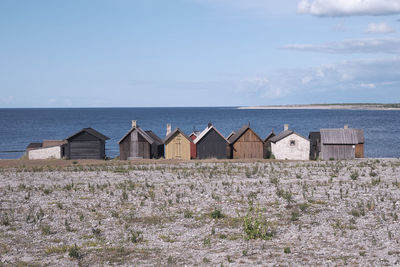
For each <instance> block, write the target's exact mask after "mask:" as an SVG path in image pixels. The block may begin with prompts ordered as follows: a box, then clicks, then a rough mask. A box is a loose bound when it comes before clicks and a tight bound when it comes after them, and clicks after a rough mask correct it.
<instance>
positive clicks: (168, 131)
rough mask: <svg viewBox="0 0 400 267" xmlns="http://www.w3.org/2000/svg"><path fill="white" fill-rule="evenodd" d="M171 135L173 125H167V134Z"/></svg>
mask: <svg viewBox="0 0 400 267" xmlns="http://www.w3.org/2000/svg"><path fill="white" fill-rule="evenodd" d="M170 133H171V123H167V134H166V135H169V134H170Z"/></svg>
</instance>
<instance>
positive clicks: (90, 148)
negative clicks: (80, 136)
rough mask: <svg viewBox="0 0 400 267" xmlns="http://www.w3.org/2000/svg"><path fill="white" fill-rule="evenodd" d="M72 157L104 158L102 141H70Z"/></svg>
mask: <svg viewBox="0 0 400 267" xmlns="http://www.w3.org/2000/svg"><path fill="white" fill-rule="evenodd" d="M68 145H69V149H70V157H69V158H70V159H102V158H104V157H102V154H101V148H102V146H101V141H99V140H97V141H70V142H69V144H68Z"/></svg>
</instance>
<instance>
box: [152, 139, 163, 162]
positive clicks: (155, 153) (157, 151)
mask: <svg viewBox="0 0 400 267" xmlns="http://www.w3.org/2000/svg"><path fill="white" fill-rule="evenodd" d="M161 157H164V145H157V144H156V143H155V142H154V143H153V144H152V145H151V158H152V159H159V158H161Z"/></svg>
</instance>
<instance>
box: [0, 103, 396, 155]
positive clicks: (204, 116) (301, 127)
mask: <svg viewBox="0 0 400 267" xmlns="http://www.w3.org/2000/svg"><path fill="white" fill-rule="evenodd" d="M132 120H136V121H137V124H138V125H139V126H140V127H141V128H142V129H144V130H152V131H153V132H155V133H156V134H157V135H159V136H160V137H161V138H164V137H165V134H166V124H167V123H171V124H172V129H175V128H177V127H178V128H180V129H181V130H183V131H184V132H185V133H186V134H190V133H191V132H192V131H193V130H194V129H196V130H199V131H202V130H203V129H204V128H205V127H206V126H207V124H208V123H209V122H211V123H212V124H213V125H214V126H215V127H216V128H217V129H218V130H219V131H220V132H221V133H222V134H223V135H224V136H225V137H226V136H228V135H229V134H230V133H231V132H232V131H237V130H238V129H239V128H240V127H241V126H242V125H244V124H248V123H250V126H251V128H252V129H253V130H254V131H255V132H256V133H257V134H258V135H259V136H260V137H261V138H265V137H266V136H267V135H268V134H269V133H270V132H271V131H272V130H274V131H275V133H279V132H280V131H282V130H283V125H284V124H289V129H291V130H294V131H295V132H297V133H299V134H301V135H303V136H304V137H308V135H309V133H310V132H312V131H319V129H321V128H342V127H343V126H344V125H345V124H348V125H349V127H350V128H361V129H364V135H365V157H368V158H399V157H400V111H398V110H329V109H327V110H310V109H304V110H302V109H238V108H237V107H177V108H172V107H168V108H165V107H160V108H21V109H20V108H13V109H5V108H2V109H0V159H16V158H20V157H21V156H23V155H24V153H25V149H26V147H27V145H28V144H29V143H31V142H42V140H45V139H55V140H61V139H65V138H67V137H69V136H71V135H73V134H74V133H76V132H78V131H79V130H81V129H82V128H86V127H92V128H93V129H95V130H97V131H99V132H101V133H102V134H104V135H106V136H108V137H109V138H110V140H108V141H107V143H106V154H107V156H108V157H110V158H114V157H116V156H118V155H119V148H118V141H119V140H120V139H121V138H122V137H123V136H124V134H125V133H126V132H127V131H129V130H130V128H131V121H132Z"/></svg>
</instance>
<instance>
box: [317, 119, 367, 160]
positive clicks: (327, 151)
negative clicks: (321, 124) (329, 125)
mask: <svg viewBox="0 0 400 267" xmlns="http://www.w3.org/2000/svg"><path fill="white" fill-rule="evenodd" d="M320 133H321V152H320V158H321V159H323V160H329V159H354V158H363V157H364V131H363V130H362V129H349V128H348V126H347V125H345V127H344V128H338V129H321V130H320Z"/></svg>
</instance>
